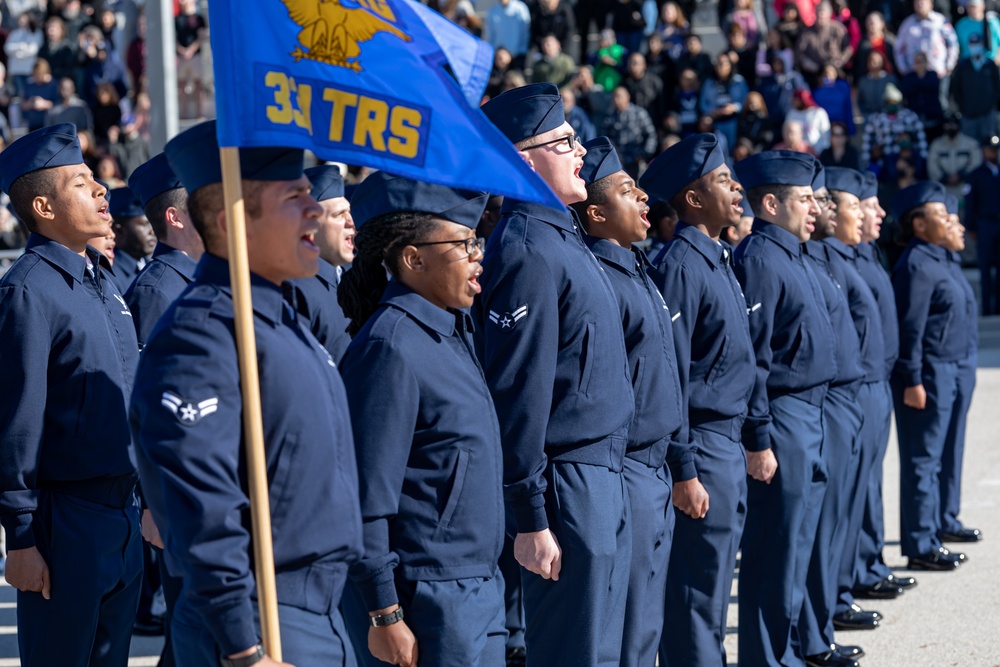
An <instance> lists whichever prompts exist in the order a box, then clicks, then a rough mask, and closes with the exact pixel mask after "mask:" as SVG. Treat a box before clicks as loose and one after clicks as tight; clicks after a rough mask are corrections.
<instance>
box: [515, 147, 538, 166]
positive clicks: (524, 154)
mask: <svg viewBox="0 0 1000 667" xmlns="http://www.w3.org/2000/svg"><path fill="white" fill-rule="evenodd" d="M517 154H518V155H520V156H521V159H522V160H524V161H525V162H527V163H528V166H529V167H531V171H537V170H536V169H535V163H534V161H533V160H532V159H531V153H530V152H529V151H518V152H517Z"/></svg>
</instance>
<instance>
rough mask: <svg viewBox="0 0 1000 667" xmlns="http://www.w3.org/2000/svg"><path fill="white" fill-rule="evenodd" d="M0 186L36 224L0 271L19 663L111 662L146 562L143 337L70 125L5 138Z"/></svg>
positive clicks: (116, 661) (1, 476)
mask: <svg viewBox="0 0 1000 667" xmlns="http://www.w3.org/2000/svg"><path fill="white" fill-rule="evenodd" d="M0 187H2V188H3V191H4V192H6V193H7V194H9V195H10V198H11V202H12V203H13V206H14V208H15V210H16V211H17V215H18V217H19V218H20V219H21V220H22V221H24V224H25V225H26V227H27V228H28V230H30V231H31V236H30V237H29V239H28V244H27V248H26V249H25V253H24V255H23V256H22V257H20V258H19V259H18V260H17V261H16V262H14V264H13V265H12V266H11V267H10V269H9V270H8V271H7V273H6V274H5V275H4V277H3V280H2V281H0V368H3V372H4V378H5V379H4V382H3V384H2V389H0V442H2V443H3V448H2V451H3V456H2V457H0V520H2V522H3V527H4V529H5V530H6V532H7V550H8V553H7V571H6V578H7V582H8V583H10V584H11V585H12V586H14V587H15V588H17V589H18V595H17V626H18V630H17V640H18V647H19V649H20V653H21V664H22V665H25V666H26V667H52V666H53V665H60V666H62V665H68V666H79V667H86V666H95V665H100V666H107V667H120V666H121V665H124V664H125V663H126V662H127V661H128V648H129V640H130V637H131V629H132V621H133V620H134V618H135V611H136V606H137V605H138V600H139V586H140V575H141V573H142V548H141V537H140V534H139V508H138V504H137V502H136V498H135V493H134V489H135V484H136V472H135V460H134V454H133V450H132V438H131V435H130V433H129V426H128V417H127V406H128V400H129V396H130V394H131V393H132V380H133V377H134V374H135V367H136V363H137V361H138V356H139V350H138V346H137V345H136V341H135V330H134V329H133V327H132V316H131V313H130V312H129V309H128V307H127V306H126V305H125V301H124V299H123V298H122V296H121V292H120V291H119V290H118V288H117V287H116V286H115V284H114V282H113V280H112V274H111V271H110V270H109V268H108V267H109V265H108V264H107V260H106V259H105V258H103V257H102V256H100V255H99V254H98V253H97V251H96V250H94V249H93V248H90V247H88V246H87V240H88V239H91V238H94V237H97V236H104V235H106V234H108V233H109V232H110V228H111V217H110V215H109V214H108V212H107V201H106V200H105V199H104V193H105V188H104V186H102V185H100V184H99V183H98V182H97V181H95V180H94V176H93V174H92V173H91V171H90V169H89V168H88V167H87V166H86V165H85V164H84V162H83V156H82V154H81V152H80V144H79V141H78V140H77V135H76V128H75V127H74V126H73V125H69V124H59V125H53V126H50V127H47V128H44V129H42V130H37V131H35V132H32V133H30V134H28V135H26V136H24V137H22V138H21V139H18V140H17V141H15V142H14V143H12V144H11V145H10V146H8V147H7V149H6V150H4V151H3V153H2V154H0ZM56 537H58V539H56Z"/></svg>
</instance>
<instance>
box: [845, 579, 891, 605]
mask: <svg viewBox="0 0 1000 667" xmlns="http://www.w3.org/2000/svg"><path fill="white" fill-rule="evenodd" d="M853 593H854V597H856V598H867V599H869V600H894V599H895V598H898V597H899V596H900V595H902V594H903V587H902V586H899V585H898V584H894V583H893V582H892V581H890V580H889V579H888V578H886V579H882V580H881V581H879V582H877V583H876V584H874V585H873V586H864V587H862V588H856V589H854V591H853Z"/></svg>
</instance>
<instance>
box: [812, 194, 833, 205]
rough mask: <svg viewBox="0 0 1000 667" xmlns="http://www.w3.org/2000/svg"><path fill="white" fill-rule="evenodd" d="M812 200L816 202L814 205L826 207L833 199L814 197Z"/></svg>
mask: <svg viewBox="0 0 1000 667" xmlns="http://www.w3.org/2000/svg"><path fill="white" fill-rule="evenodd" d="M814 199H815V200H816V203H817V204H819V205H820V206H826V205H827V204H829V203H830V202H832V201H833V197H830V196H826V197H814Z"/></svg>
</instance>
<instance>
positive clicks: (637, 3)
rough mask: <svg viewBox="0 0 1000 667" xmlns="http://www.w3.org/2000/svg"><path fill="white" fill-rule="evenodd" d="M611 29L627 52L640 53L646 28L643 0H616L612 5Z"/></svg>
mask: <svg viewBox="0 0 1000 667" xmlns="http://www.w3.org/2000/svg"><path fill="white" fill-rule="evenodd" d="M611 29H612V30H614V31H615V34H616V35H617V37H618V42H619V43H620V44H621V45H622V46H623V47H624V48H625V52H626V53H638V52H639V49H640V48H641V46H642V39H643V37H644V35H643V31H645V29H646V19H645V18H643V16H642V2H641V0H614V2H613V3H612V5H611Z"/></svg>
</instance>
